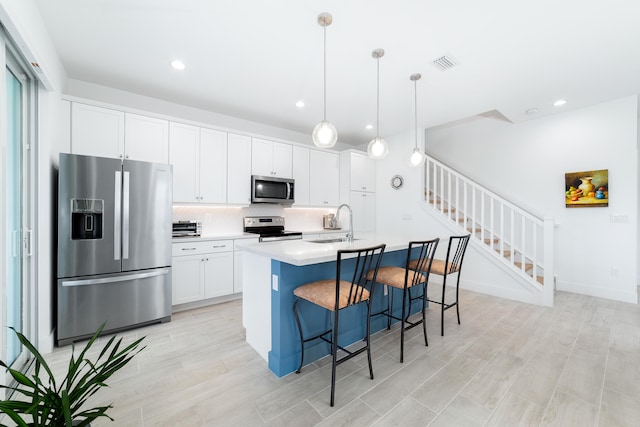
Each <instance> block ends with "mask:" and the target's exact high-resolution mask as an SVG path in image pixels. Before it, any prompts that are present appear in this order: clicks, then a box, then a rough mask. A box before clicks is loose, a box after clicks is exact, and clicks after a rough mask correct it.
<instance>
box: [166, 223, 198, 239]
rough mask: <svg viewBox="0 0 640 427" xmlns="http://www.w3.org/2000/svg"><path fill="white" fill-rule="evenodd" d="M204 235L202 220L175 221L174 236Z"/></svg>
mask: <svg viewBox="0 0 640 427" xmlns="http://www.w3.org/2000/svg"><path fill="white" fill-rule="evenodd" d="M201 235H202V222H200V221H174V222H173V235H172V236H173V237H200V236H201Z"/></svg>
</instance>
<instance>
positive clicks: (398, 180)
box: [391, 175, 404, 190]
mask: <svg viewBox="0 0 640 427" xmlns="http://www.w3.org/2000/svg"><path fill="white" fill-rule="evenodd" d="M402 184H404V178H402V177H401V176H400V175H394V176H393V177H392V178H391V188H393V189H394V190H399V189H400V187H402Z"/></svg>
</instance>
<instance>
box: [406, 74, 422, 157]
mask: <svg viewBox="0 0 640 427" xmlns="http://www.w3.org/2000/svg"><path fill="white" fill-rule="evenodd" d="M421 78H422V76H421V75H420V74H418V73H416V74H411V77H409V79H410V80H411V81H412V82H413V90H414V99H415V107H416V108H415V123H416V135H415V136H416V145H415V146H414V147H413V151H412V152H411V156H410V157H409V166H412V167H418V166H422V165H423V164H424V160H425V155H424V153H423V152H422V150H420V148H418V80H420V79H421Z"/></svg>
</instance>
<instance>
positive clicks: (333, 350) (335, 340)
mask: <svg viewBox="0 0 640 427" xmlns="http://www.w3.org/2000/svg"><path fill="white" fill-rule="evenodd" d="M334 314H335V320H334V322H333V334H332V335H333V338H332V339H331V359H332V360H331V402H330V404H331V406H333V401H334V398H335V392H336V366H337V363H336V362H337V361H336V358H337V355H338V311H337V310H336V311H335V313H334Z"/></svg>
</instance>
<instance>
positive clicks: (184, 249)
mask: <svg viewBox="0 0 640 427" xmlns="http://www.w3.org/2000/svg"><path fill="white" fill-rule="evenodd" d="M180 250H181V251H195V250H196V248H182V249H180Z"/></svg>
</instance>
